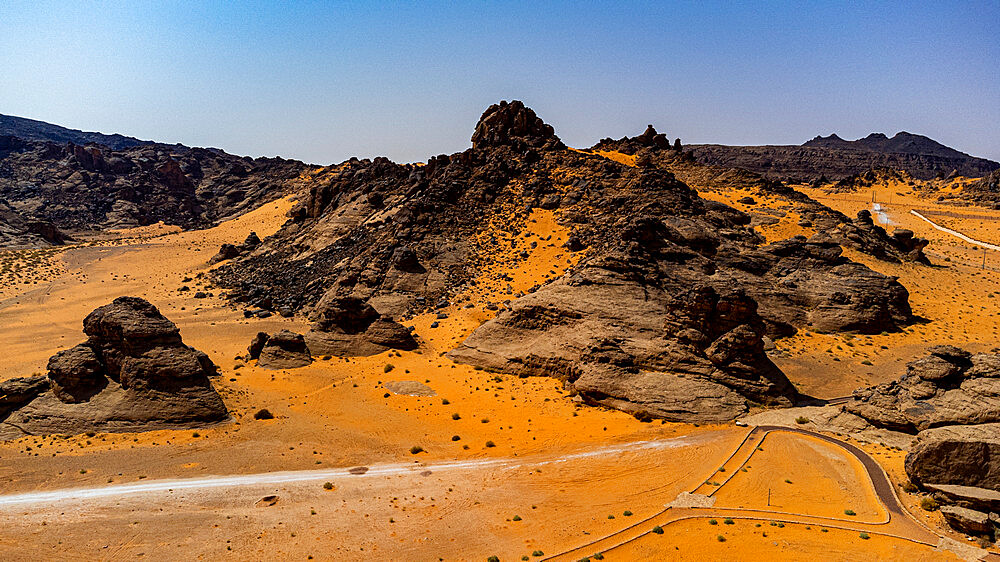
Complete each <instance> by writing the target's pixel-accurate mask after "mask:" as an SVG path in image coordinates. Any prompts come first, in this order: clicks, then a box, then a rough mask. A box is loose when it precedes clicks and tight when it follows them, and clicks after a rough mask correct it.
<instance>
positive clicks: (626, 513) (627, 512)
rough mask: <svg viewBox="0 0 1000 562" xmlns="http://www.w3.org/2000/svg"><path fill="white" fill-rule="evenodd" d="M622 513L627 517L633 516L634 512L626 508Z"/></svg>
mask: <svg viewBox="0 0 1000 562" xmlns="http://www.w3.org/2000/svg"><path fill="white" fill-rule="evenodd" d="M622 515H624V516H625V517H632V512H631V511H629V510H627V509H626V510H625V511H624V512H622Z"/></svg>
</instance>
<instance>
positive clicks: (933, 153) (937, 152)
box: [688, 132, 1000, 183]
mask: <svg viewBox="0 0 1000 562" xmlns="http://www.w3.org/2000/svg"><path fill="white" fill-rule="evenodd" d="M688 148H689V150H690V151H691V154H692V156H693V157H694V158H695V159H696V160H697V161H699V162H702V163H705V164H713V165H717V166H724V167H731V168H741V169H744V170H748V171H751V172H755V173H758V174H762V175H764V176H766V177H767V178H769V179H776V180H782V181H789V182H795V183H801V182H810V181H814V180H817V179H819V178H826V179H828V180H832V181H836V180H841V179H844V178H846V177H849V176H853V175H855V174H861V173H864V172H865V171H867V170H869V169H872V168H890V169H893V170H904V171H906V172H907V173H908V174H910V175H911V176H913V177H914V178H917V179H922V180H928V179H932V178H935V177H945V176H947V175H950V174H952V173H955V174H957V175H961V176H966V177H973V178H978V177H983V176H985V175H987V174H989V173H990V172H992V171H994V170H997V169H1000V163H997V162H993V161H992V160H987V159H985V158H977V157H975V156H970V155H968V154H965V153H963V152H960V151H958V150H955V149H953V148H949V147H947V146H944V145H942V144H940V143H938V142H936V141H934V140H932V139H929V138H927V137H924V136H922V135H914V134H911V133H906V132H900V133H897V134H896V135H895V136H893V137H891V138H889V137H886V135H884V134H881V133H872V134H871V135H869V136H868V137H865V138H863V139H859V140H856V141H846V140H843V139H841V138H840V137H837V136H836V135H830V136H829V137H816V138H814V139H812V140H810V141H808V142H806V143H804V144H802V145H801V146H794V145H770V146H725V145H717V144H701V145H690V146H689V147H688Z"/></svg>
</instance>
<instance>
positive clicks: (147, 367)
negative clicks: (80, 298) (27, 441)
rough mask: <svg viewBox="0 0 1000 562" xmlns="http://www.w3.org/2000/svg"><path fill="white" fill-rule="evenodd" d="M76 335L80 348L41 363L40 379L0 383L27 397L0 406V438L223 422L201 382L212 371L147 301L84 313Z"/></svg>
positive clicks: (214, 397) (125, 301)
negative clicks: (81, 337)
mask: <svg viewBox="0 0 1000 562" xmlns="http://www.w3.org/2000/svg"><path fill="white" fill-rule="evenodd" d="M84 332H85V333H86V334H87V336H89V339H88V340H87V342H85V343H83V344H80V345H77V346H75V347H72V348H70V349H67V350H64V351H61V352H59V353H57V354H55V355H54V356H53V357H52V358H51V359H50V360H49V366H48V367H49V373H48V376H47V377H44V378H43V377H37V378H35V379H31V380H30V381H29V380H27V379H21V382H17V381H5V382H4V383H3V384H2V385H0V386H2V387H12V388H14V389H15V390H18V391H19V393H20V394H19V395H20V396H22V397H26V398H29V400H27V401H26V402H24V403H22V404H21V405H20V406H19V407H17V408H16V409H9V410H8V412H7V413H4V412H3V411H2V407H3V404H2V403H0V416H5V415H6V419H5V420H3V421H5V422H6V423H4V424H2V429H0V438H8V437H12V436H18V435H24V434H31V435H39V434H51V433H73V432H79V431H88V430H100V431H142V430H149V429H161V428H171V427H191V426H198V425H204V424H206V423H213V422H219V421H222V420H225V419H227V418H228V416H229V413H228V411H227V410H226V406H225V404H224V403H223V402H222V399H221V398H220V397H219V395H218V393H216V391H215V389H214V388H212V384H211V382H210V381H209V377H210V376H213V375H215V374H216V373H217V368H216V366H215V365H214V364H213V363H212V361H211V360H210V359H209V358H208V356H207V355H205V354H204V353H202V352H200V351H198V350H195V349H193V348H191V347H188V346H187V345H184V342H183V341H182V340H181V336H180V331H179V330H178V329H177V326H176V325H174V323H173V322H171V321H170V320H168V319H167V318H166V317H164V316H163V315H162V314H160V311H159V310H157V309H156V307H155V306H153V305H152V304H150V303H149V302H147V301H145V300H143V299H140V298H135V297H119V298H117V299H115V300H114V302H112V303H111V304H108V305H105V306H102V307H100V308H98V309H96V310H94V311H93V312H92V313H90V315H88V316H87V317H86V318H85V319H84ZM39 379H41V380H39ZM15 383H16V384H15ZM0 390H3V389H2V388H0ZM39 391H40V392H39ZM32 393H34V396H31V394H32ZM0 394H4V392H0Z"/></svg>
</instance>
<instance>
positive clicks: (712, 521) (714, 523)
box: [708, 519, 719, 525]
mask: <svg viewBox="0 0 1000 562" xmlns="http://www.w3.org/2000/svg"><path fill="white" fill-rule="evenodd" d="M708 524H709V525H718V524H719V522H718V521H716V520H715V519H709V520H708Z"/></svg>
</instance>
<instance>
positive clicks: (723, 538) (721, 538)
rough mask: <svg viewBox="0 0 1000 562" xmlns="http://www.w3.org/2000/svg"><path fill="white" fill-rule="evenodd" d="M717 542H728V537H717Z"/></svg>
mask: <svg viewBox="0 0 1000 562" xmlns="http://www.w3.org/2000/svg"><path fill="white" fill-rule="evenodd" d="M715 540H717V541H719V542H726V537H724V536H722V535H719V536H717V537H715Z"/></svg>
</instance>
